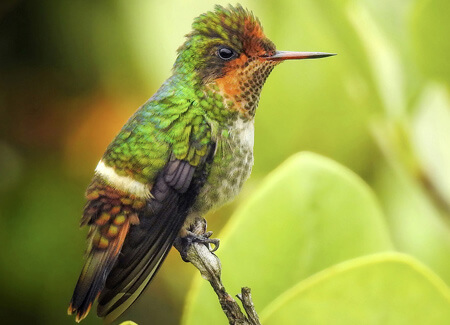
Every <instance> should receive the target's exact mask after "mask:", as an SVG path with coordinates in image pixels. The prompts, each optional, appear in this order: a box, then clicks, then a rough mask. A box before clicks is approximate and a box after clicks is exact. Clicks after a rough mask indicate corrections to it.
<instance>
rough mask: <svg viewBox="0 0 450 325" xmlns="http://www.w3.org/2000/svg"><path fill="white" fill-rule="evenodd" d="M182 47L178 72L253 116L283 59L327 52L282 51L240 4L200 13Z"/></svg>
mask: <svg viewBox="0 0 450 325" xmlns="http://www.w3.org/2000/svg"><path fill="white" fill-rule="evenodd" d="M192 28H193V30H192V32H191V33H189V34H188V35H186V38H187V39H186V41H185V43H184V44H183V45H182V46H181V47H180V48H179V49H178V57H177V60H176V62H175V65H174V70H175V72H178V73H182V74H184V75H185V76H186V79H187V80H189V81H190V82H198V83H200V85H201V86H204V88H205V89H208V91H211V92H213V93H214V95H217V96H218V97H219V98H220V97H221V98H222V99H223V102H225V103H228V104H227V105H226V106H227V109H228V110H234V111H239V112H240V113H241V114H242V115H245V116H247V117H249V118H251V117H253V116H254V113H255V109H256V106H257V105H258V101H259V95H260V92H261V89H262V86H263V84H264V82H265V81H266V79H267V77H268V76H269V74H270V72H271V71H272V69H273V68H274V66H275V65H277V64H279V63H280V62H282V61H284V60H292V59H308V58H319V57H326V56H329V55H332V54H327V53H316V52H281V51H277V50H276V47H275V44H274V43H273V42H272V41H271V40H269V39H268V38H267V37H266V36H265V35H264V33H263V28H262V26H261V23H260V22H259V20H258V18H256V17H255V16H254V15H253V14H252V13H251V12H249V11H248V10H246V9H244V8H242V6H240V5H237V6H236V7H233V6H231V5H230V6H228V7H227V8H225V7H222V6H216V7H215V10H214V11H210V12H207V13H205V14H202V15H200V16H199V17H197V18H196V19H195V20H194V23H193V24H192Z"/></svg>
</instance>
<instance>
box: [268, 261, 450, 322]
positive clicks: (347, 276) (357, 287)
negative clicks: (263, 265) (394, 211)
mask: <svg viewBox="0 0 450 325" xmlns="http://www.w3.org/2000/svg"><path fill="white" fill-rule="evenodd" d="M261 320H262V322H263V323H264V324H265V325H270V324H395V325H401V324H416V325H419V324H424V325H425V324H436V325H438V324H442V325H443V324H450V290H449V288H448V287H447V286H446V285H445V284H444V282H443V281H442V280H441V279H439V278H438V277H437V276H436V275H434V274H433V273H432V272H431V271H430V270H428V269H427V268H425V267H424V266H422V265H421V264H420V263H419V262H417V261H416V260H414V259H412V258H410V257H408V256H406V255H401V254H397V253H388V254H386V253H383V254H377V255H374V256H369V257H363V258H358V259H355V260H351V261H348V262H344V263H341V264H339V265H336V266H333V267H331V268H329V269H327V270H325V271H323V272H321V273H319V274H317V275H315V276H313V277H311V278H308V279H307V280H305V281H302V282H300V283H299V284H298V285H297V286H295V287H293V288H292V289H291V290H289V291H287V292H286V293H285V294H283V295H282V296H281V297H279V299H277V301H275V302H274V303H273V304H271V305H270V306H269V307H267V308H266V309H265V310H264V311H263V312H262V313H261Z"/></svg>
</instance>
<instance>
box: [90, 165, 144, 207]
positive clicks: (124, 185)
mask: <svg viewBox="0 0 450 325" xmlns="http://www.w3.org/2000/svg"><path fill="white" fill-rule="evenodd" d="M95 173H96V174H97V175H99V176H101V177H102V178H103V180H104V181H105V182H106V183H108V184H109V185H111V186H113V187H115V188H117V189H118V190H122V191H124V192H127V193H129V194H133V195H136V196H137V197H140V198H149V197H150V189H149V187H148V186H147V185H146V184H142V183H141V182H138V181H136V180H134V179H132V178H131V177H129V176H120V175H117V173H116V172H115V170H114V168H112V167H108V166H106V165H105V163H104V162H103V161H102V160H100V161H99V162H98V165H97V167H96V168H95Z"/></svg>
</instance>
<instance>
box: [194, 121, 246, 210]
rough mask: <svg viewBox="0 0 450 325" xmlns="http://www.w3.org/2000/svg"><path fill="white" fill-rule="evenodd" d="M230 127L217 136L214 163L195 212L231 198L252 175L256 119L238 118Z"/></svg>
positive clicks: (196, 204)
mask: <svg viewBox="0 0 450 325" xmlns="http://www.w3.org/2000/svg"><path fill="white" fill-rule="evenodd" d="M227 131H228V137H226V136H220V137H218V139H217V145H216V154H215V156H214V163H213V164H212V167H211V171H210V174H209V177H208V179H207V181H206V183H205V185H204V186H203V188H202V190H201V191H200V193H199V196H198V199H197V201H196V203H195V204H194V207H193V212H196V213H199V214H204V213H206V212H207V211H208V210H210V209H212V208H217V207H219V206H221V205H223V204H224V203H226V202H228V201H230V200H232V199H233V198H234V197H235V196H236V195H237V194H239V192H240V190H241V188H242V185H243V184H244V182H245V181H246V180H247V179H248V177H249V176H250V173H251V171H252V166H253V145H254V122H253V120H251V121H246V120H243V119H238V120H237V121H236V122H235V123H234V124H233V125H232V126H231V127H230V128H228V129H227ZM219 134H223V133H219Z"/></svg>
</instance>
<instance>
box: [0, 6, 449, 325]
mask: <svg viewBox="0 0 450 325" xmlns="http://www.w3.org/2000/svg"><path fill="white" fill-rule="evenodd" d="M215 3H220V4H223V5H226V4H227V3H228V1H206V0H201V1H198V0H196V1H193V0H192V1H187V0H186V1H173V0H166V1H150V0H135V1H126V0H111V1H87V0H80V1H69V0H41V1H20V0H4V1H2V2H1V4H0V220H1V222H2V227H0V243H1V247H2V253H1V260H0V288H1V289H0V315H1V318H2V321H3V322H5V323H7V322H8V321H15V322H16V323H18V324H29V323H32V324H72V323H73V322H74V320H73V319H72V318H70V317H68V316H67V315H66V308H67V304H68V302H69V300H70V297H71V294H72V290H73V287H74V285H75V282H76V280H77V277H78V274H79V271H80V270H81V266H82V263H83V251H84V249H85V241H84V239H85V235H86V229H83V230H81V231H80V230H79V228H78V224H79V217H80V215H81V211H82V208H83V205H84V197H83V193H84V189H85V188H86V186H87V185H88V183H89V181H90V178H91V176H92V172H93V170H94V168H95V166H96V164H97V162H98V160H99V158H100V157H101V155H102V153H103V151H104V149H105V148H106V146H107V145H108V143H109V142H110V141H111V140H112V138H113V137H114V136H115V134H116V133H117V132H118V131H119V129H120V128H121V126H122V125H123V123H125V121H126V120H127V119H128V117H129V116H130V115H131V114H132V113H133V112H134V111H135V110H136V109H137V108H138V107H139V106H140V105H141V104H142V103H143V102H145V101H146V100H147V99H148V98H149V97H150V96H151V95H152V94H153V93H154V92H155V91H156V90H157V89H158V87H159V85H160V84H161V83H162V82H163V81H164V80H165V79H166V78H167V77H168V76H169V75H170V68H171V66H172V64H173V62H174V60H175V56H176V49H177V48H178V46H179V45H181V44H182V42H183V35H184V34H186V33H188V32H189V31H190V24H191V22H192V19H193V18H194V17H196V16H198V15H199V14H201V13H203V12H205V11H207V10H211V9H212V8H213V5H214V4H215ZM241 3H242V5H243V6H244V7H247V8H249V9H251V10H252V11H253V12H254V13H255V15H256V16H258V17H259V18H260V20H261V22H262V23H263V26H264V30H265V33H266V35H267V36H268V37H269V38H270V39H272V40H273V41H274V42H275V44H277V47H278V49H280V50H293V51H294V50H298V51H324V52H334V53H338V56H336V57H333V58H328V59H323V60H313V61H302V62H288V63H284V64H282V65H280V66H279V67H277V68H276V69H275V71H274V72H273V73H272V75H271V76H270V77H269V79H268V81H267V83H266V86H265V89H264V91H263V92H262V97H261V101H260V105H259V109H258V113H257V118H256V134H255V166H254V169H253V174H252V176H251V178H250V180H249V181H248V182H247V184H246V185H245V187H244V189H243V192H242V193H241V195H240V196H239V198H238V199H237V200H236V201H235V202H234V203H232V204H230V205H228V206H226V207H224V208H222V209H220V210H219V211H216V212H214V213H211V214H210V215H209V216H208V223H209V228H210V230H213V231H214V232H215V233H216V234H217V233H218V232H219V230H220V229H221V228H222V227H223V225H224V224H225V223H226V221H227V220H228V218H229V216H230V215H231V214H232V212H233V211H234V210H235V208H236V207H237V206H238V205H239V204H242V203H245V201H246V198H248V197H249V196H250V195H251V194H252V192H254V191H255V189H256V188H257V187H258V185H259V184H260V182H261V180H262V179H263V177H264V176H265V175H267V174H268V173H269V172H270V171H271V170H273V169H274V168H275V167H276V166H278V165H279V164H280V163H281V162H283V161H284V160H285V159H286V158H288V157H289V156H291V155H292V154H294V153H296V152H299V151H305V150H308V151H312V152H315V153H319V154H321V155H323V156H326V157H329V158H331V159H332V160H335V161H337V162H338V163H340V164H342V165H344V166H346V167H348V168H349V169H351V170H352V171H354V172H355V173H356V174H358V175H359V176H361V177H362V178H363V179H364V181H365V182H367V183H368V184H369V186H370V187H371V188H372V189H373V190H374V191H375V194H376V200H377V201H378V202H379V203H380V206H381V209H382V212H383V214H384V216H385V218H386V224H387V226H388V229H389V234H390V236H391V240H392V242H393V244H394V246H395V247H396V249H397V250H399V251H401V252H404V253H408V254H410V255H412V256H414V257H415V258H417V259H419V260H420V261H421V262H422V263H424V264H425V265H427V266H428V267H429V268H431V269H432V270H433V271H434V272H435V273H436V274H437V275H439V276H440V277H441V278H442V279H443V280H444V281H445V282H446V283H447V285H448V284H449V283H450V258H449V257H450V87H449V86H450V60H448V53H449V52H450V42H449V41H448V35H449V34H450V22H449V20H448V17H449V15H450V2H449V1H447V0H396V1H388V0H361V1H356V0H345V1H332V0H299V1H293V0H278V1H264V2H263V1H256V0H253V1H241ZM336 214H337V215H339V211H336ZM278 218H281V216H278ZM355 245H358V243H356V242H355ZM218 255H219V257H220V250H219V252H218ZM194 276H195V277H198V274H197V272H196V271H195V270H194V268H193V267H192V266H191V265H188V264H187V263H183V262H182V261H181V259H180V258H179V255H178V253H177V252H171V254H170V255H169V257H168V259H167V261H166V262H165V264H164V266H163V267H162V269H161V272H159V274H158V276H157V277H156V279H155V280H154V281H153V283H152V285H151V286H150V288H149V289H148V290H147V291H146V292H145V294H144V295H143V296H142V298H141V299H139V300H138V302H137V303H136V304H135V305H133V307H132V308H131V309H130V310H129V311H128V312H127V313H126V314H125V316H124V318H123V319H133V320H134V321H136V322H137V323H139V324H146V323H148V319H149V317H151V319H152V321H153V322H154V323H155V324H176V323H178V322H179V321H180V319H181V313H182V310H183V305H184V301H185V297H186V294H187V292H188V290H189V287H190V283H191V280H192V278H193V277H194ZM225 284H226V279H225ZM242 285H245V283H242ZM92 314H93V313H92ZM149 315H151V316H149ZM84 323H85V324H99V323H100V320H99V319H98V318H96V317H95V316H94V315H90V316H89V317H88V318H87V320H85V321H84Z"/></svg>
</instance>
